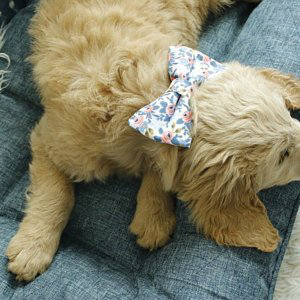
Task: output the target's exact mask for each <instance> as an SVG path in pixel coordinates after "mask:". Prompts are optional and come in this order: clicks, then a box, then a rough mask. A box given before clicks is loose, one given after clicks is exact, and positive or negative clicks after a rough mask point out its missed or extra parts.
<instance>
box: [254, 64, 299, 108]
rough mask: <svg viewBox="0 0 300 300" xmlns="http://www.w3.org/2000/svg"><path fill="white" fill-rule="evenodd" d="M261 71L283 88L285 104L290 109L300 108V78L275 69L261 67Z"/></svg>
mask: <svg viewBox="0 0 300 300" xmlns="http://www.w3.org/2000/svg"><path fill="white" fill-rule="evenodd" d="M260 72H261V73H262V74H263V75H264V76H265V77H266V78H267V79H269V80H271V81H273V82H274V83H276V84H277V85H280V86H281V87H282V88H283V93H284V99H285V105H286V107H287V108H288V109H291V110H295V109H300V79H297V78H296V77H294V76H293V75H287V74H281V73H280V72H278V71H276V70H273V69H261V70H260Z"/></svg>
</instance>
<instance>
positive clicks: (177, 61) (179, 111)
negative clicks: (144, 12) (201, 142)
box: [128, 46, 224, 148]
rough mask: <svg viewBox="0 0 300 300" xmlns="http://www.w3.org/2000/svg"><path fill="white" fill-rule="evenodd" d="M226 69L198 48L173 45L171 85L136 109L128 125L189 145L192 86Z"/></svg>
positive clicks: (161, 139) (164, 140)
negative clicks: (158, 95)
mask: <svg viewBox="0 0 300 300" xmlns="http://www.w3.org/2000/svg"><path fill="white" fill-rule="evenodd" d="M223 69H224V67H223V66H222V65H221V64H220V63H218V62H217V61H215V60H213V59H211V58H209V57H208V56H206V55H204V54H203V53H201V52H199V51H196V50H193V49H190V48H187V47H181V46H172V47H170V50H169V64H168V73H169V76H170V79H171V81H172V82H171V85H170V87H169V88H168V90H167V91H166V92H165V93H164V94H163V95H162V96H161V97H159V98H158V99H156V100H154V101H153V102H151V103H150V104H149V105H147V106H145V107H143V108H141V109H140V110H139V111H137V112H136V113H135V114H134V115H133V116H132V117H131V118H130V119H129V120H128V124H129V126H130V127H132V128H134V129H135V130H137V131H139V132H140V133H141V134H143V135H145V136H147V137H149V138H151V139H153V140H154V141H158V142H161V143H166V144H171V145H175V146H181V147H185V148H188V147H190V145H191V141H192V137H191V128H192V112H191V108H190V98H191V94H192V89H193V86H194V85H200V84H201V83H202V82H204V81H205V80H207V79H209V78H210V77H211V76H213V75H214V74H216V73H218V72H220V71H222V70H223Z"/></svg>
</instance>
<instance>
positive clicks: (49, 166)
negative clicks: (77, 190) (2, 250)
mask: <svg viewBox="0 0 300 300" xmlns="http://www.w3.org/2000/svg"><path fill="white" fill-rule="evenodd" d="M31 146H32V154H33V160H32V163H31V165H30V175H31V185H30V188H29V193H28V199H27V201H28V202H27V208H26V215H25V217H24V219H23V221H22V222H21V224H20V227H19V230H18V232H17V234H16V235H15V236H14V237H13V238H12V239H11V241H10V243H9V245H8V248H7V251H6V255H7V257H8V259H9V263H8V270H9V271H11V272H12V273H15V274H16V275H17V277H16V278H17V279H18V280H25V281H30V280H32V279H34V277H35V276H36V275H37V274H39V273H42V272H44V271H45V270H46V269H47V267H48V266H49V265H50V263H51V261H52V259H53V256H54V254H55V252H56V250H57V248H58V244H59V240H60V236H61V233H62V231H63V229H64V227H65V225H66V223H67V221H68V218H69V215H70V212H71V210H72V207H73V203H74V195H73V188H72V185H71V183H70V182H69V180H68V179H67V178H66V177H65V176H64V174H62V173H61V172H60V171H59V170H58V169H57V168H56V166H55V165H54V164H53V163H52V161H51V160H50V159H49V158H48V157H47V155H46V153H45V151H44V146H43V144H42V142H41V139H40V137H39V135H38V134H37V128H36V129H35V130H34V132H33V133H32V135H31Z"/></svg>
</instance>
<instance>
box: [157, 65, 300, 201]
mask: <svg viewBox="0 0 300 300" xmlns="http://www.w3.org/2000/svg"><path fill="white" fill-rule="evenodd" d="M191 103H192V108H193V117H194V123H193V141H192V146H191V148H190V149H188V150H181V149H179V150H177V149H176V148H175V147H173V148H175V149H176V150H175V149H173V148H171V147H170V151H169V153H168V155H166V156H165V159H162V161H164V162H165V165H164V166H163V168H162V177H163V179H164V180H163V181H164V182H165V189H166V190H170V189H172V190H174V191H176V192H178V193H179V197H180V198H183V200H187V201H190V200H196V198H199V196H202V197H203V196H205V195H206V193H207V196H211V195H214V196H215V197H216V198H217V201H220V203H222V202H224V201H225V202H226V201H237V199H232V197H233V194H232V193H233V191H235V192H234V193H235V196H234V197H241V198H243V197H245V194H246V193H250V192H251V193H252V194H256V192H257V191H259V190H261V189H264V188H268V187H271V186H274V185H283V184H286V183H288V182H290V181H293V180H300V122H299V121H298V120H296V119H293V118H292V117H291V116H290V112H289V109H297V108H300V82H299V81H297V80H296V79H294V78H292V77H291V76H287V75H281V74H280V73H278V72H277V71H274V70H261V69H254V68H250V67H245V66H242V65H240V64H239V63H230V64H228V65H227V66H226V70H225V71H224V72H222V73H220V74H217V75H216V76H215V78H212V79H210V80H208V81H206V82H205V83H204V84H202V85H201V86H200V87H199V88H197V89H195V90H194V93H193V96H192V99H191ZM166 160H167V163H166ZM176 161H177V163H178V165H176ZM168 164H172V166H170V167H168ZM175 165H176V167H175ZM237 186H239V188H238V189H237ZM246 190H247V191H246ZM218 198H219V199H218ZM239 201H242V200H241V199H239Z"/></svg>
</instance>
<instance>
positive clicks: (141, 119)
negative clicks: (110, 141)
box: [132, 115, 145, 128]
mask: <svg viewBox="0 0 300 300" xmlns="http://www.w3.org/2000/svg"><path fill="white" fill-rule="evenodd" d="M144 119H145V116H143V115H142V116H136V117H135V118H134V120H133V124H132V126H133V127H134V128H138V127H140V126H141V125H142V124H143V122H144Z"/></svg>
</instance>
